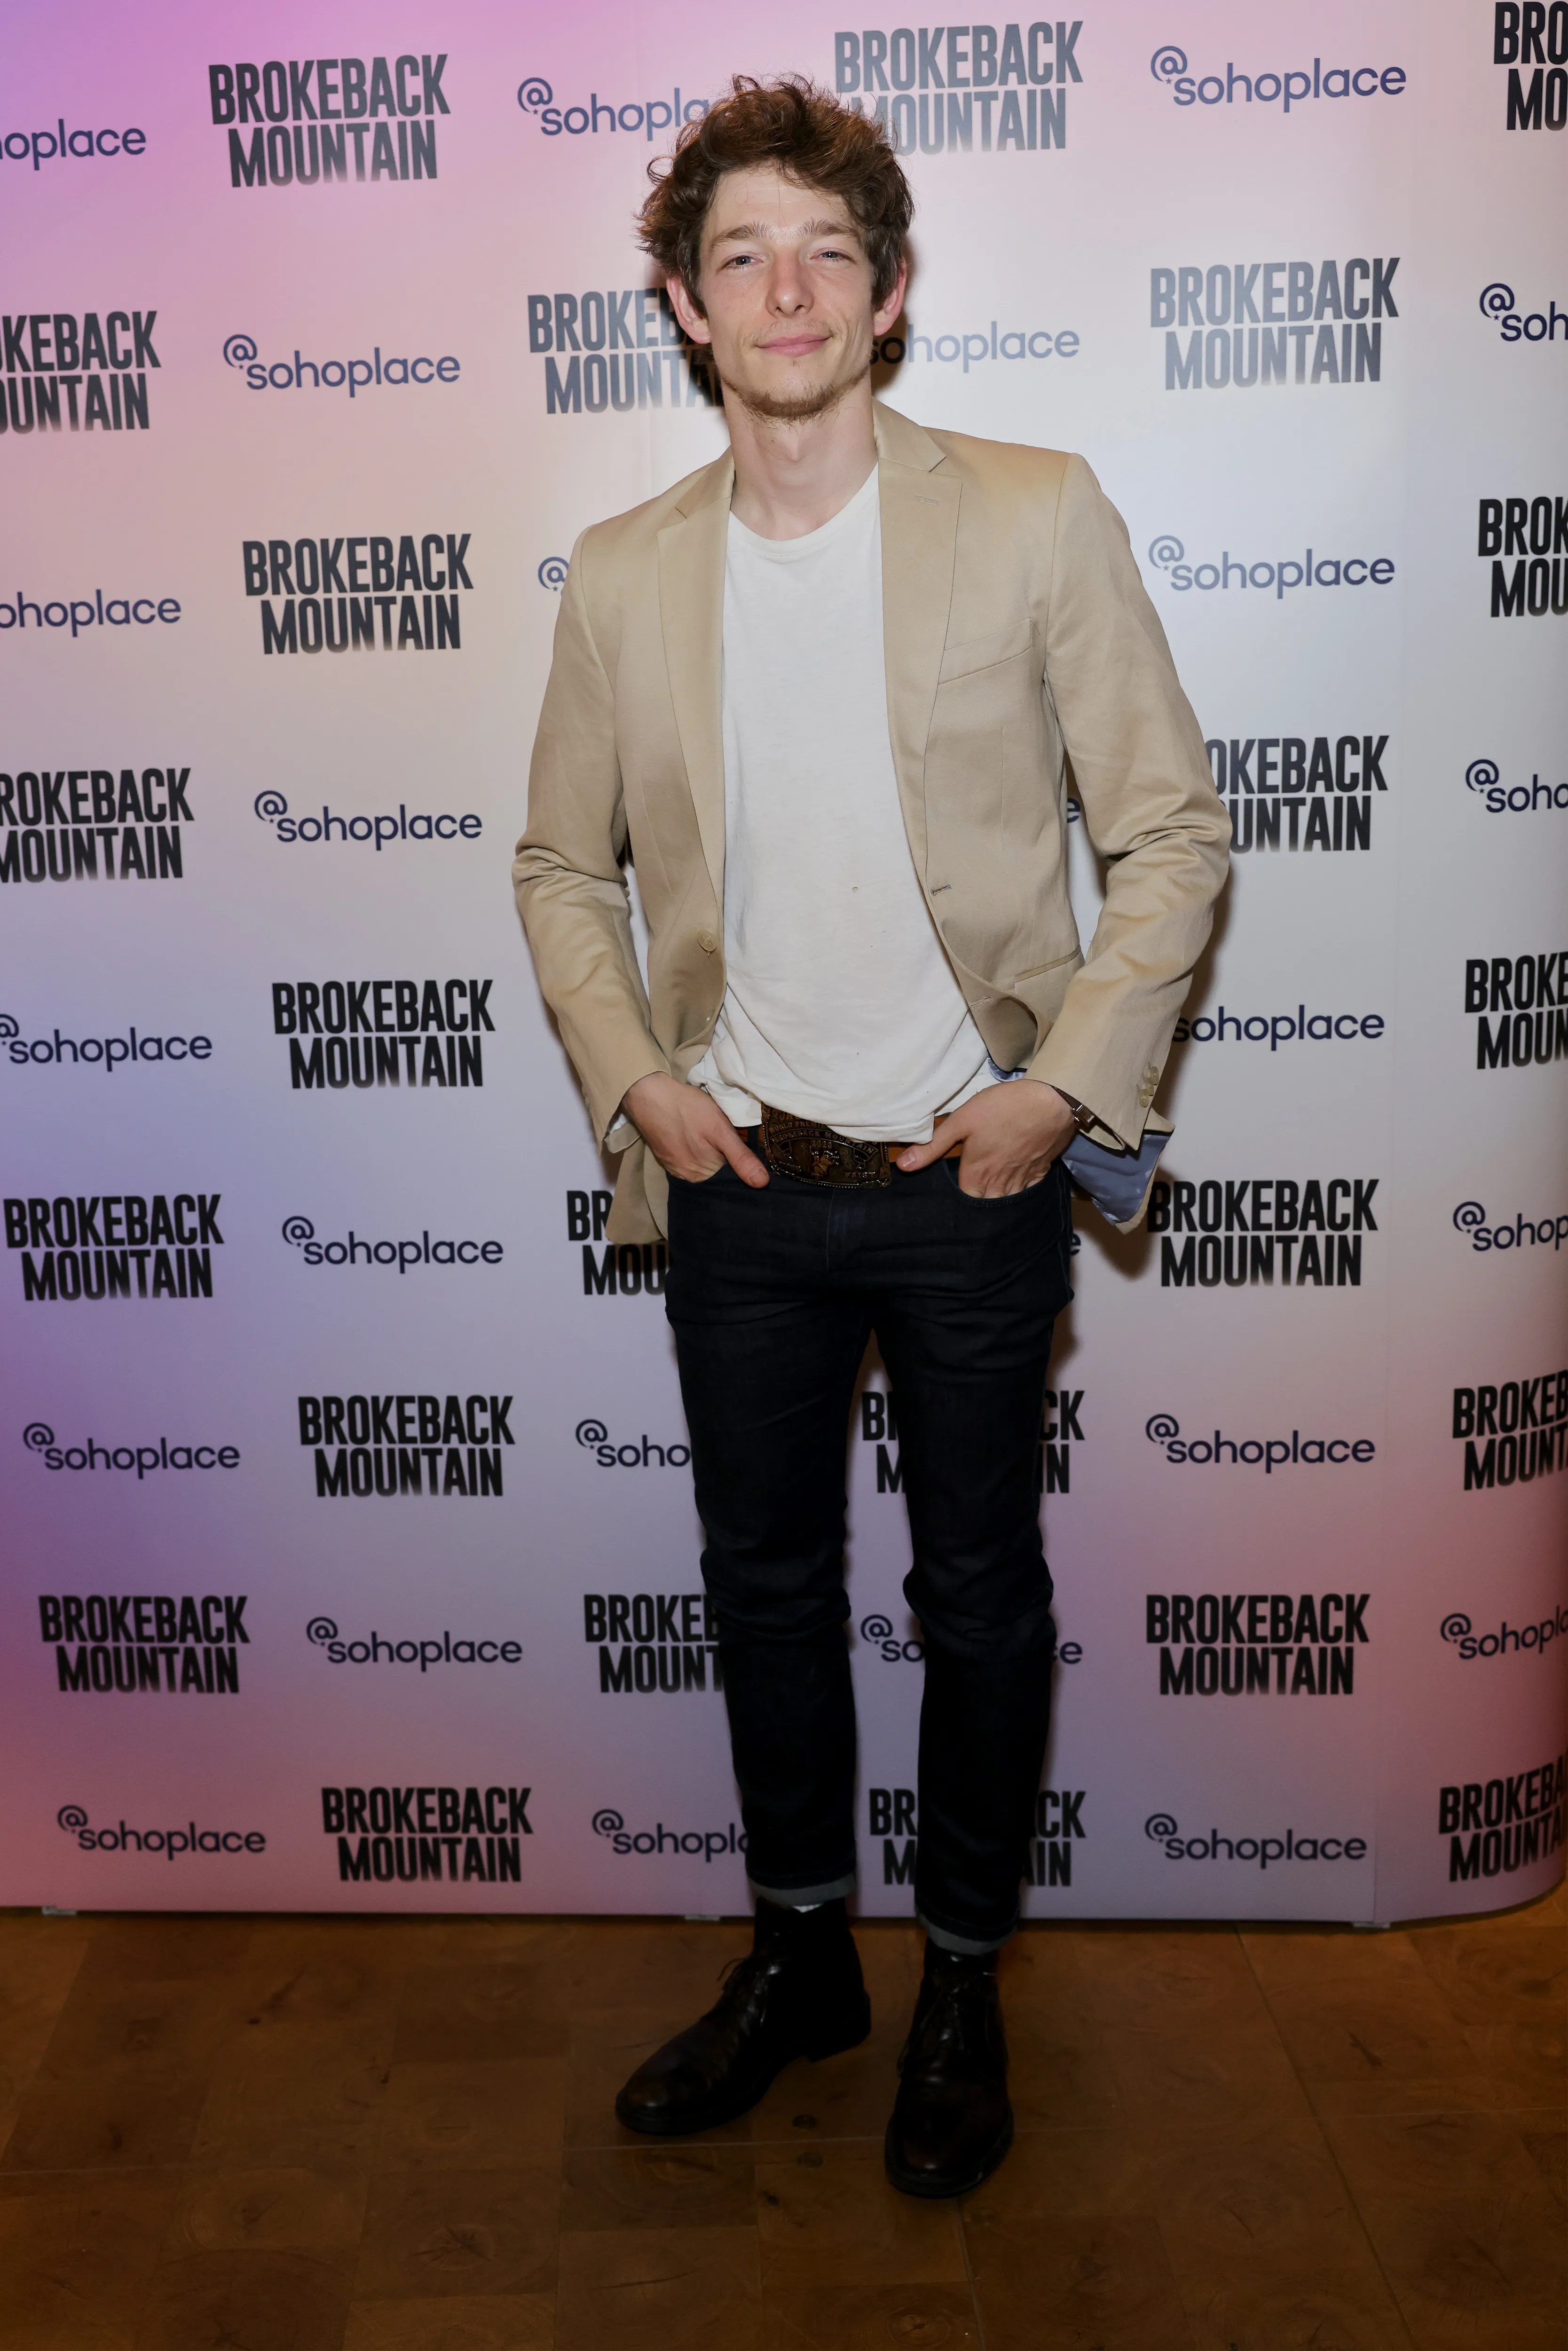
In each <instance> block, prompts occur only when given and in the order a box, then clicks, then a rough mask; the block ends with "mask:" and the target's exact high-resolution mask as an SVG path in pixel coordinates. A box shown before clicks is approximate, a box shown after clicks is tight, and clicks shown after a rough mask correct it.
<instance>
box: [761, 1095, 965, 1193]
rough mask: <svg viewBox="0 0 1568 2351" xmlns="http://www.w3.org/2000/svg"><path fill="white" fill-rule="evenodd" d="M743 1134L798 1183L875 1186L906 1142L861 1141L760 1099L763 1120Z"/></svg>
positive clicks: (889, 1177)
mask: <svg viewBox="0 0 1568 2351" xmlns="http://www.w3.org/2000/svg"><path fill="white" fill-rule="evenodd" d="M745 1133H746V1140H747V1144H749V1145H750V1147H751V1149H752V1150H753V1151H755V1152H756V1153H757V1155H758V1157H759V1158H760V1159H761V1160H762V1161H763V1162H764V1164H765V1165H767V1166H768V1167H769V1168H771V1170H772V1171H773V1173H774V1175H792V1176H793V1177H794V1179H795V1181H796V1182H797V1183H798V1184H817V1185H821V1186H824V1187H826V1188H828V1189H831V1190H843V1191H852V1192H869V1191H877V1190H881V1189H883V1188H884V1187H885V1186H887V1185H889V1184H891V1183H892V1181H893V1178H894V1160H895V1159H896V1158H897V1156H898V1155H899V1153H900V1152H901V1151H909V1150H913V1149H914V1148H915V1146H914V1145H913V1144H909V1143H865V1142H862V1141H859V1140H857V1138H856V1137H855V1136H853V1135H850V1134H839V1133H838V1131H837V1130H836V1129H835V1128H833V1127H831V1126H822V1125H821V1124H820V1123H818V1121H817V1120H815V1119H812V1118H797V1117H796V1116H795V1115H794V1113H793V1112H791V1111H787V1110H774V1109H772V1108H771V1107H770V1106H769V1105H768V1103H767V1102H764V1103H763V1104H762V1123H761V1125H760V1126H751V1127H747V1129H746V1131H745ZM963 1147H964V1146H963V1144H961V1143H956V1144H954V1145H953V1148H952V1149H951V1151H945V1152H944V1153H943V1155H942V1156H943V1157H944V1158H945V1159H956V1158H957V1157H958V1155H959V1154H960V1153H961V1152H962V1150H963Z"/></svg>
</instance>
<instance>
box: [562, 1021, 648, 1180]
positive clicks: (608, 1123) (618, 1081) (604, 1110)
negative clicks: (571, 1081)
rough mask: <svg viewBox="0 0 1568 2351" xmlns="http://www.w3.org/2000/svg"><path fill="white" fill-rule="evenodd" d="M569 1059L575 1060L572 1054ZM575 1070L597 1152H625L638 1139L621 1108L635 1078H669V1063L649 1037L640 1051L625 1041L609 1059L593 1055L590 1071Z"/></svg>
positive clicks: (636, 1079) (580, 1067)
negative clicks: (591, 1126) (585, 1103)
mask: <svg viewBox="0 0 1568 2351" xmlns="http://www.w3.org/2000/svg"><path fill="white" fill-rule="evenodd" d="M572 1041H575V1040H572ZM569 1049H570V1048H569ZM572 1058H573V1060H574V1061H575V1060H576V1059H577V1056H576V1054H575V1053H574V1054H573V1055H572ZM586 1060H587V1056H586V1055H585V1056H584V1061H586ZM579 1069H580V1074H581V1078H582V1091H583V1093H584V1096H585V1097H586V1099H587V1102H588V1114H589V1116H590V1118H591V1120H592V1121H593V1138H594V1141H595V1142H596V1143H597V1144H598V1145H599V1147H600V1149H601V1151H613V1152H620V1151H625V1150H627V1149H628V1148H629V1147H630V1145H631V1144H633V1143H635V1142H637V1141H638V1140H639V1137H638V1134H637V1130H636V1128H635V1127H634V1126H633V1125H632V1122H631V1120H630V1119H629V1118H627V1117H626V1116H625V1114H624V1113H623V1112H622V1108H621V1105H622V1102H624V1101H625V1099H626V1097H627V1095H628V1093H629V1092H631V1090H632V1087H633V1086H634V1085H635V1084H636V1082H637V1081H638V1079H639V1078H653V1077H658V1076H661V1075H663V1076H664V1077H668V1076H670V1075H671V1074H672V1072H671V1070H670V1065H669V1062H668V1061H666V1060H665V1058H664V1054H663V1053H662V1052H661V1051H660V1050H659V1048H658V1046H657V1045H656V1044H655V1042H654V1041H653V1038H652V1037H650V1038H648V1040H647V1041H646V1043H645V1044H644V1045H643V1046H642V1047H641V1048H639V1047H637V1046H636V1045H634V1044H632V1043H631V1042H630V1041H628V1043H627V1045H626V1046H625V1047H624V1049H622V1050H620V1051H618V1052H616V1053H614V1054H612V1055H608V1056H601V1055H600V1054H597V1053H596V1054H595V1055H594V1056H593V1062H592V1067H591V1068H588V1067H585V1066H583V1063H582V1062H580V1063H579Z"/></svg>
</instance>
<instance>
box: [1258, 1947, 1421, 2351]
mask: <svg viewBox="0 0 1568 2351" xmlns="http://www.w3.org/2000/svg"><path fill="white" fill-rule="evenodd" d="M1236 1939H1237V1941H1238V1943H1239V1945H1240V1946H1241V1956H1242V1958H1243V1959H1245V1960H1246V1962H1247V1972H1248V1974H1249V1976H1250V1977H1251V1979H1252V1981H1253V1983H1254V1984H1255V1985H1256V1986H1257V1990H1258V1997H1259V1999H1260V2001H1262V2003H1263V2006H1264V2010H1265V2011H1266V2012H1267V2014H1268V2018H1269V2022H1270V2024H1271V2025H1272V2026H1273V2028H1274V2038H1275V2039H1276V2040H1277V2041H1278V2043H1279V2044H1280V2047H1281V2050H1282V2052H1283V2053H1284V2057H1285V2062H1286V2064H1288V2065H1289V2066H1290V2069H1291V2074H1293V2076H1294V2077H1295V2082H1296V2085H1297V2087H1298V2089H1299V2090H1300V2091H1301V2095H1302V2097H1303V2098H1304V2099H1305V2100H1306V2104H1307V2110H1308V2112H1309V2113H1310V2114H1311V2116H1312V2120H1313V2122H1314V2123H1315V2124H1316V2125H1317V2130H1318V2137H1320V2138H1321V2139H1322V2144H1323V2148H1324V2151H1325V2153H1326V2154H1327V2156H1328V2158H1329V2161H1330V2162H1331V2163H1332V2164H1333V2168H1334V2176H1335V2178H1336V2179H1338V2181H1339V2184H1340V2186H1341V2188H1342V2189H1343V2190H1344V2198H1345V2203H1346V2205H1347V2206H1348V2208H1349V2210H1351V2211H1352V2212H1353V2213H1354V2215H1355V2222H1356V2226H1357V2227H1358V2228H1359V2230H1360V2231H1361V2233H1362V2236H1363V2238H1364V2240H1365V2243H1366V2248H1367V2251H1368V2252H1370V2254H1371V2255H1372V2259H1373V2262H1374V2264H1375V2267H1376V2270H1377V2274H1378V2276H1379V2277H1380V2278H1381V2279H1382V2280H1383V2286H1384V2291H1385V2294H1387V2296H1388V2299H1389V2301H1390V2303H1391V2304H1393V2306H1394V2308H1395V2309H1396V2311H1397V2312H1398V2314H1399V2322H1400V2325H1402V2326H1403V2327H1404V2329H1405V2332H1406V2336H1407V2337H1408V2338H1409V2340H1410V2342H1411V2343H1412V2344H1413V2345H1416V2343H1417V2338H1416V2330H1415V2328H1414V2326H1413V2325H1412V2324H1411V2320H1410V2314H1409V2312H1408V2311H1407V2310H1406V2304H1405V2298H1404V2296H1403V2295H1402V2294H1399V2293H1398V2292H1397V2290H1396V2287H1395V2283H1394V2280H1393V2278H1392V2277H1391V2276H1390V2275H1389V2273H1388V2269H1387V2265H1386V2264H1385V2261H1384V2258H1383V2248H1382V2246H1381V2245H1380V2244H1379V2243H1378V2241H1377V2240H1376V2238H1375V2236H1374V2235H1373V2233H1372V2230H1371V2228H1370V2227H1369V2225H1368V2223H1367V2219H1366V2215H1365V2214H1364V2212H1363V2210H1362V2209H1361V2199H1360V2198H1359V2197H1358V2196H1357V2194H1356V2192H1355V2190H1354V2188H1353V2187H1352V2185H1351V2182H1350V2179H1349V2177H1348V2175H1347V2173H1346V2171H1345V2168H1344V2166H1343V2163H1342V2162H1341V2161H1340V2155H1339V2149H1338V2147H1336V2146H1335V2145H1334V2143H1333V2138H1332V2137H1331V2136H1330V2134H1329V2132H1328V2131H1327V2130H1325V2129H1324V2127H1323V2118H1322V2116H1321V2115H1320V2114H1319V2112H1318V2110H1317V2106H1316V2105H1315V2103H1314V2101H1313V2099H1312V2093H1311V2091H1310V2090H1309V2089H1308V2087H1307V2085H1306V2083H1305V2081H1304V2080H1303V2079H1302V2076H1301V2067H1300V2066H1299V2065H1298V2064H1297V2063H1296V2057H1295V2052H1294V2051H1293V2050H1292V2049H1291V2044H1290V2043H1289V2042H1288V2041H1287V2040H1286V2038H1285V2035H1284V2033H1283V2032H1281V2027H1280V2020H1279V2018H1278V2017H1277V2016H1276V2015H1275V2013H1274V2003H1273V2001H1271V2000H1270V1997H1269V1992H1268V1988H1267V1986H1266V1985H1265V1984H1264V1982H1263V1980H1262V1978H1261V1976H1260V1974H1259V1972H1258V1970H1257V1969H1256V1968H1255V1967H1254V1966H1253V1964H1252V1954H1251V1952H1250V1951H1249V1949H1248V1948H1247V1937H1246V1935H1245V1933H1244V1932H1243V1931H1242V1929H1241V1928H1237V1930H1236ZM1417 2351H1419V2346H1418V2345H1417Z"/></svg>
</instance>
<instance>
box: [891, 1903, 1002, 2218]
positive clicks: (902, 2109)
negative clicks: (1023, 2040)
mask: <svg viewBox="0 0 1568 2351" xmlns="http://www.w3.org/2000/svg"><path fill="white" fill-rule="evenodd" d="M898 2070H899V2074H900V2076H901V2079H900V2082H899V2086H898V2096H897V2098H896V2100H895V2101H894V2109H893V2120H892V2121H891V2122H890V2123H889V2124H888V2126H887V2145H886V2158H887V2176H888V2178H889V2179H891V2180H892V2182H893V2184H894V2187H895V2188H899V2189H903V2191H904V2194H905V2195H906V2196H962V2195H965V2194H966V2193H967V2191H968V2189H971V2188H977V2187H978V2186H979V2184H980V2182H981V2180H982V2179H986V2178H987V2177H988V2175H989V2174H990V2173H991V2172H993V2171H994V2170H995V2169H996V2168H997V2166H998V2163H1000V2161H1001V2159H1002V2158H1003V2156H1004V2155H1006V2153H1007V2151H1008V2149H1009V2147H1010V2146H1011V2145H1012V2143H1013V2110H1012V2107H1011V2106H1010V2105H1009V2103H1008V2044H1007V2042H1006V2040H1005V2038H1004V2037H1003V2033H1002V2010H1001V2001H1000V2000H999V1999H998V1995H997V1955H996V1953H995V1951H985V1952H982V1953H980V1954H979V1955H978V1956H977V1957H974V1958H971V1957H969V1956H967V1954H965V1953H963V1952H959V1951H945V1950H942V1949H938V1947H937V1946H936V1944H935V1943H932V1942H927V1944H926V1946H925V1976H924V1978H923V1980H922V1981H921V1986H920V1996H919V1998H918V2000H917V2001H915V2022H914V2023H913V2024H912V2025H911V2027H910V2030H909V2039H908V2040H907V2042H906V2043H904V2054H903V2055H902V2056H901V2057H900V2059H899V2061H898Z"/></svg>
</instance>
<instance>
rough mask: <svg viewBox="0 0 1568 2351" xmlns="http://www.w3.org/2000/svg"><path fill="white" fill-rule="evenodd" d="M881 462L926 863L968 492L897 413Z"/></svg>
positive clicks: (896, 698)
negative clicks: (931, 760) (929, 778)
mask: <svg viewBox="0 0 1568 2351" xmlns="http://www.w3.org/2000/svg"><path fill="white" fill-rule="evenodd" d="M876 421H877V450H878V455H879V459H880V462H881V468H882V473H881V494H880V500H881V509H882V627H883V662H884V664H885V669H886V676H887V729H888V736H889V739H890V741H891V743H892V746H893V764H894V770H895V771H896V773H897V777H898V789H899V797H900V799H902V801H903V803H904V822H905V824H906V826H907V827H908V828H909V835H910V845H911V847H912V849H913V850H914V852H915V859H916V862H917V863H918V864H919V866H920V868H921V871H922V872H924V871H925V743H926V737H928V736H929V734H930V731H931V714H932V710H933V708H934V706H935V705H936V681H937V676H938V674H939V672H940V670H941V667H942V654H943V650H944V648H945V646H946V642H947V616H948V612H949V610H950V607H951V605H952V601H953V566H954V559H955V555H956V547H957V539H958V500H959V487H960V486H959V484H958V483H957V482H956V481H954V480H952V479H950V478H949V476H948V475H945V474H941V473H938V472H936V470H935V468H936V467H937V466H938V465H940V464H941V462H942V457H943V454H944V453H943V451H942V450H941V449H940V448H939V447H938V446H937V444H936V442H935V441H933V440H932V439H931V438H930V436H929V434H925V433H924V432H922V431H921V429H920V427H919V425H917V424H912V423H910V422H909V420H908V418H907V417H904V416H900V415H899V414H898V413H897V411H896V410H893V409H885V408H883V407H882V406H881V405H880V404H879V405H878V408H877V413H876Z"/></svg>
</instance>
